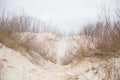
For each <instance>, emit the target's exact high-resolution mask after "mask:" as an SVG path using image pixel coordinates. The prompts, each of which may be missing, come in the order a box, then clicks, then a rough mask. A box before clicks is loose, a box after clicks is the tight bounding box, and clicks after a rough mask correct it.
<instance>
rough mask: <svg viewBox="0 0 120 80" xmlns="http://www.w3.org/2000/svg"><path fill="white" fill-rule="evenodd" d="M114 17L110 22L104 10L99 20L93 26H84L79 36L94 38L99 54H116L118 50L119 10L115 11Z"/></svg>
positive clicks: (119, 38) (119, 43) (119, 41)
mask: <svg viewBox="0 0 120 80" xmlns="http://www.w3.org/2000/svg"><path fill="white" fill-rule="evenodd" d="M115 13H116V15H115V16H112V17H113V18H114V21H113V20H111V19H110V18H111V17H109V14H107V11H106V10H104V11H103V13H102V15H101V18H102V19H103V21H100V19H99V20H98V21H97V22H96V23H93V24H87V25H86V26H84V28H83V29H82V31H81V32H80V35H88V36H92V37H96V38H97V39H96V41H95V43H96V44H97V50H98V53H100V54H106V53H112V52H115V53H117V52H118V51H119V50H120V10H117V11H115Z"/></svg>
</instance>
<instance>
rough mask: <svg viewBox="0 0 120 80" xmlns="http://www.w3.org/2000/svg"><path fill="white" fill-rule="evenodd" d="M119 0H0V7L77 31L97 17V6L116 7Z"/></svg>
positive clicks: (67, 30)
mask: <svg viewBox="0 0 120 80" xmlns="http://www.w3.org/2000/svg"><path fill="white" fill-rule="evenodd" d="M119 3H120V0H0V9H6V10H7V11H9V12H10V13H12V14H18V13H20V12H21V11H23V10H24V12H25V13H26V14H27V15H30V16H32V17H36V18H39V19H41V20H42V21H44V22H46V23H50V24H54V25H55V26H56V25H57V27H58V28H59V29H61V30H62V31H63V32H69V31H73V32H77V31H78V30H79V28H80V26H81V25H82V24H83V23H85V22H93V21H95V20H96V19H97V15H98V7H100V6H101V5H106V6H108V7H110V9H112V8H114V7H116V5H118V4H119Z"/></svg>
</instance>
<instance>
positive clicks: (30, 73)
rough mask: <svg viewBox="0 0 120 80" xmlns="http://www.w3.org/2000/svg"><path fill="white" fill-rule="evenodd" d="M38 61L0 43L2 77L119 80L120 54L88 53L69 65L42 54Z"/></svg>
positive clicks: (0, 79) (3, 79)
mask: <svg viewBox="0 0 120 80" xmlns="http://www.w3.org/2000/svg"><path fill="white" fill-rule="evenodd" d="M39 63H40V64H39V65H36V64H33V63H31V62H30V61H29V59H28V58H27V57H25V56H23V55H21V53H20V52H16V51H15V50H13V49H10V48H8V47H6V46H4V45H0V80H120V58H119V57H113V58H111V59H108V60H101V59H98V58H95V57H94V58H89V57H86V58H85V59H84V60H82V61H80V62H78V63H72V64H69V65H67V66H62V65H57V64H54V63H51V62H50V61H47V60H44V59H42V58H41V59H40V62H39Z"/></svg>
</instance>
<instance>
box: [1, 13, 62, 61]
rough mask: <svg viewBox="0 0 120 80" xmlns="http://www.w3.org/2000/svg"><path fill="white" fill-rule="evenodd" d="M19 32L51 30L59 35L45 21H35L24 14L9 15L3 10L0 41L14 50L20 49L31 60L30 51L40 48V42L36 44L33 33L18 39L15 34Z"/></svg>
mask: <svg viewBox="0 0 120 80" xmlns="http://www.w3.org/2000/svg"><path fill="white" fill-rule="evenodd" d="M21 32H22V33H24V32H29V33H31V34H32V33H40V32H52V33H54V34H57V35H60V33H59V32H58V31H57V30H56V31H55V30H53V29H52V28H50V26H47V25H45V23H43V22H41V21H36V20H34V19H33V18H31V17H29V16H26V15H24V14H22V15H20V16H10V15H5V13H4V12H3V14H2V15H0V43H2V44H4V45H6V46H7V47H10V48H12V49H14V50H17V51H20V52H21V53H22V54H23V55H24V56H27V57H29V59H30V60H32V59H31V58H34V57H33V55H32V53H30V51H31V50H34V49H35V48H38V47H39V49H40V47H41V46H40V43H39V45H38V43H36V42H35V40H34V39H35V37H36V36H35V35H22V36H21V37H24V38H23V39H22V38H21V40H20V36H18V35H15V34H16V33H21ZM13 34H14V36H13ZM31 43H32V44H31ZM34 62H35V61H34Z"/></svg>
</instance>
